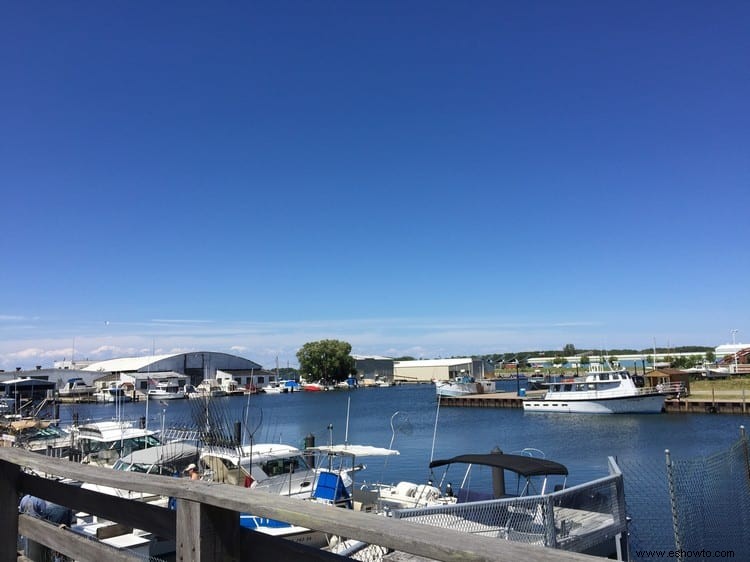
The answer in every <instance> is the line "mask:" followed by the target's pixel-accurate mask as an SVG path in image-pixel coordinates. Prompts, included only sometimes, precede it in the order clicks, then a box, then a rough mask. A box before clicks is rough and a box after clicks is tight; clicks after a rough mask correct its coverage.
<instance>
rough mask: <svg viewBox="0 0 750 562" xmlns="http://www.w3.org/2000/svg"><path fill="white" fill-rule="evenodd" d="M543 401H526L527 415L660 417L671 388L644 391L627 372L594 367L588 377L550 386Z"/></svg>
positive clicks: (549, 384)
mask: <svg viewBox="0 0 750 562" xmlns="http://www.w3.org/2000/svg"><path fill="white" fill-rule="evenodd" d="M546 386H547V392H546V393H545V395H544V397H543V398H526V399H524V400H523V410H524V412H550V413H553V412H554V413H573V414H658V413H660V412H662V410H663V409H664V400H665V398H666V396H667V395H668V394H670V393H671V392H673V389H671V388H661V389H658V388H655V387H653V388H651V387H649V388H644V387H639V386H637V385H636V382H635V379H634V377H633V376H631V375H630V373H629V372H628V371H627V370H625V369H611V368H606V367H603V366H601V365H593V366H592V368H591V370H589V371H588V373H587V374H586V376H585V377H574V378H569V379H563V380H561V381H557V382H551V383H547V385H546Z"/></svg>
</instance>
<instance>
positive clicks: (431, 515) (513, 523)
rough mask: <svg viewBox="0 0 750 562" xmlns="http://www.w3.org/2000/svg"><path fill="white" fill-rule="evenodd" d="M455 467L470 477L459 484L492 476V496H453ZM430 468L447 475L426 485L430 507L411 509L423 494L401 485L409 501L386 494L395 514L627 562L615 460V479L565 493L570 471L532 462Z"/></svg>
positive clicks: (486, 460) (518, 459)
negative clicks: (483, 474) (450, 478)
mask: <svg viewBox="0 0 750 562" xmlns="http://www.w3.org/2000/svg"><path fill="white" fill-rule="evenodd" d="M455 465H465V466H466V467H467V468H466V470H465V474H463V475H462V474H456V475H455V477H456V479H457V480H456V481H460V482H463V483H466V482H470V481H471V480H472V478H473V479H475V480H480V477H479V475H477V474H474V473H475V472H478V471H486V472H487V473H488V474H487V476H488V478H486V480H487V481H491V483H492V486H491V490H487V491H486V492H484V493H482V492H481V491H476V490H469V489H465V488H463V487H461V488H459V489H458V490H453V489H452V485H451V483H450V482H449V481H448V478H447V475H448V472H449V469H450V468H451V467H453V466H455ZM429 466H430V470H432V469H434V468H438V467H445V474H444V475H443V476H442V478H440V481H439V482H438V483H436V484H435V485H433V484H432V482H429V483H428V484H425V485H423V486H424V488H423V490H424V492H425V493H424V496H423V500H422V501H419V502H416V503H417V506H416V507H413V506H412V505H410V503H409V502H410V501H411V502H412V504H413V503H415V497H416V494H417V493H419V487H417V486H415V485H413V484H411V486H409V484H410V483H401V484H398V485H397V486H396V488H398V487H401V488H402V491H403V492H406V496H407V497H406V499H405V500H404V501H403V502H400V501H399V500H398V499H397V498H395V495H396V494H393V496H391V497H389V496H388V490H387V489H384V490H381V492H380V498H381V501H382V502H383V504H384V506H385V507H386V513H387V514H388V515H390V516H391V517H393V518H394V519H403V520H406V521H409V522H412V523H421V524H425V525H431V526H436V527H444V528H450V529H453V530H457V531H463V532H466V533H470V534H472V535H482V536H486V537H490V538H494V539H498V540H509V541H515V542H524V543H527V544H536V545H539V546H546V547H549V548H558V549H562V550H571V551H576V552H586V553H588V554H594V555H599V556H610V555H619V556H618V559H620V560H622V559H623V557H622V556H623V553H624V552H626V543H625V541H626V540H627V533H626V529H627V522H626V514H625V498H624V492H623V484H622V474H621V472H620V470H619V467H618V466H617V463H616V462H615V460H614V459H613V458H610V459H609V476H605V477H603V478H598V479H595V480H592V481H590V482H586V483H584V484H580V485H577V486H572V487H570V488H568V487H566V485H567V475H568V469H567V468H566V467H565V466H564V465H562V464H560V463H557V462H554V461H550V460H547V459H543V458H536V457H531V456H527V455H512V454H504V453H501V452H493V453H489V454H468V455H459V456H457V457H453V458H449V459H445V460H436V461H433V462H431V463H430V465H429ZM506 474H508V476H509V477H506ZM513 476H515V478H513ZM513 480H515V486H513V484H514V482H513ZM514 488H515V489H514ZM410 493H411V496H412V497H409V494H410Z"/></svg>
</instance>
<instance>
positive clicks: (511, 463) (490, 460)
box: [430, 453, 568, 477]
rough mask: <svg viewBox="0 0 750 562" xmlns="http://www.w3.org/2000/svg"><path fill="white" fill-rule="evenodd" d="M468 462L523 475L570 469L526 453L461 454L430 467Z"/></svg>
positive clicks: (558, 472) (565, 471)
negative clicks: (528, 455) (525, 454)
mask: <svg viewBox="0 0 750 562" xmlns="http://www.w3.org/2000/svg"><path fill="white" fill-rule="evenodd" d="M454 463H466V464H479V465H483V466H491V467H493V468H503V469H506V470H510V471H512V472H515V473H516V474H520V475H521V476H526V477H529V476H547V475H549V474H561V475H563V476H567V475H568V469H567V468H566V467H565V466H563V465H561V464H560V463H559V462H554V461H548V460H547V459H537V458H534V457H527V456H524V455H506V454H505V453H488V454H484V455H459V456H457V457H453V458H451V459H445V460H438V461H432V462H431V463H430V468H435V467H438V466H445V465H447V464H454Z"/></svg>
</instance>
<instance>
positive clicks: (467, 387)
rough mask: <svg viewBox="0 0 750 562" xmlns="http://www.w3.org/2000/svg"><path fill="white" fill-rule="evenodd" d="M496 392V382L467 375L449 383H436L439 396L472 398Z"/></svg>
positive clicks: (448, 381) (436, 391)
mask: <svg viewBox="0 0 750 562" xmlns="http://www.w3.org/2000/svg"><path fill="white" fill-rule="evenodd" d="M489 392H495V381H490V380H486V379H475V378H474V377H471V376H468V375H465V376H461V377H456V378H454V379H450V380H447V381H435V393H436V394H437V395H438V396H471V395H472V394H486V393H489Z"/></svg>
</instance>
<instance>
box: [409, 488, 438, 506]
mask: <svg viewBox="0 0 750 562" xmlns="http://www.w3.org/2000/svg"><path fill="white" fill-rule="evenodd" d="M414 497H415V498H417V500H419V501H425V502H428V501H435V500H437V499H438V498H440V490H438V489H437V488H436V487H435V486H430V485H429V484H420V485H419V486H417V489H416V491H415V493H414Z"/></svg>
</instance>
